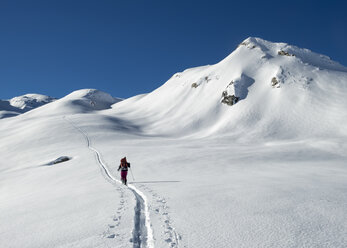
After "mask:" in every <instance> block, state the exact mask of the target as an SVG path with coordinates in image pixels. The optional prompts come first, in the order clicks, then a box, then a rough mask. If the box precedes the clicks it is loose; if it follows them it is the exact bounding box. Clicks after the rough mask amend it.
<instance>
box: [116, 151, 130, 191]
mask: <svg viewBox="0 0 347 248" xmlns="http://www.w3.org/2000/svg"><path fill="white" fill-rule="evenodd" d="M128 167H130V163H128V162H127V158H126V157H124V158H122V159H121V160H120V165H119V167H118V171H119V170H121V171H120V176H121V179H122V183H123V184H125V185H127V174H128Z"/></svg>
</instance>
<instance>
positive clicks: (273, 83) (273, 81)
mask: <svg viewBox="0 0 347 248" xmlns="http://www.w3.org/2000/svg"><path fill="white" fill-rule="evenodd" d="M271 86H272V88H280V83H279V82H278V80H277V78H276V77H273V78H272V79H271Z"/></svg>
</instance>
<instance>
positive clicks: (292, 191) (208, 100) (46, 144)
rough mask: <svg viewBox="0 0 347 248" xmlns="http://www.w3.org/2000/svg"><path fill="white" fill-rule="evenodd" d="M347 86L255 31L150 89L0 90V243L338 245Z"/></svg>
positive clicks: (344, 222) (304, 54)
mask: <svg viewBox="0 0 347 248" xmlns="http://www.w3.org/2000/svg"><path fill="white" fill-rule="evenodd" d="M346 93H347V68H346V67H344V66H342V65H340V64H338V63H337V62H334V61H331V60H330V59H329V58H328V57H326V56H323V55H319V54H316V53H314V52H311V51H310V50H307V49H301V48H298V47H295V46H291V45H288V44H285V43H272V42H269V41H265V40H262V39H259V38H252V37H251V38H248V39H246V40H245V41H243V42H242V43H241V44H240V45H239V46H238V47H237V48H236V50H235V51H234V52H233V53H231V54H230V55H229V56H227V57H226V58H225V59H223V60H222V61H221V62H219V63H217V64H215V65H209V66H202V67H197V68H192V69H188V70H185V71H183V72H180V73H176V74H175V75H173V76H172V77H171V78H170V79H169V80H168V81H167V82H166V83H165V84H163V85H162V86H161V87H159V88H158V89H156V90H154V91H153V92H151V93H149V94H143V95H139V96H134V97H132V98H129V99H125V100H122V99H118V98H114V97H112V96H111V95H109V94H108V93H105V92H101V91H98V90H95V89H83V90H79V91H75V92H72V93H71V94H69V95H67V96H65V97H63V98H61V99H57V100H54V99H51V98H49V97H44V96H42V97H39V95H26V97H24V96H23V97H19V98H18V99H17V100H13V99H12V100H13V101H12V100H9V101H0V109H1V110H2V111H3V112H2V113H5V114H4V116H3V117H8V116H9V115H11V114H12V115H16V116H13V117H11V118H2V119H0V140H1V142H0V156H1V160H0V220H1V221H0V247H93V248H94V247H148V248H153V247H160V248H161V247H211V248H214V247H216V248H217V247H218V248H220V247H247V248H250V247H276V248H277V247H328V248H330V247H334V248H336V247H345V244H346V238H345V237H346V233H347V214H346V211H345V210H346V205H347V196H346V189H347V167H346V164H347V163H346V162H347V155H346V152H345V151H346V149H347V129H346V127H345V123H346V121H347V100H346V97H345V96H346ZM30 97H31V99H32V100H30ZM35 99H36V100H35ZM39 103H46V104H41V105H42V106H41V105H40V104H39ZM39 105H40V106H39ZM124 156H126V157H127V159H128V161H129V162H130V163H131V167H130V168H131V170H130V171H129V173H128V180H129V184H128V186H124V185H122V184H121V183H120V180H119V172H118V171H117V168H118V166H119V160H120V159H121V158H123V157H124ZM18 237H19V238H18Z"/></svg>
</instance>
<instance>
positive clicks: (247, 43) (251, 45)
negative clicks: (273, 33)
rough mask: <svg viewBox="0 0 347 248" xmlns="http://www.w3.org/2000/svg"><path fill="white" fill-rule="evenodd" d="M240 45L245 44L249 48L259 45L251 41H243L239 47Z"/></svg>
mask: <svg viewBox="0 0 347 248" xmlns="http://www.w3.org/2000/svg"><path fill="white" fill-rule="evenodd" d="M239 46H245V47H247V48H249V49H254V48H256V47H257V46H256V45H254V44H252V43H250V42H249V41H243V42H241V43H240V44H239V45H238V46H237V47H239Z"/></svg>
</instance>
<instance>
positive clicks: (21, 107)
mask: <svg viewBox="0 0 347 248" xmlns="http://www.w3.org/2000/svg"><path fill="white" fill-rule="evenodd" d="M55 100H56V99H55V98H52V97H49V96H45V95H40V94H25V95H23V96H17V97H14V98H12V99H10V100H0V119H1V118H5V117H11V116H16V115H18V114H21V113H25V112H27V111H30V110H32V109H34V108H38V107H40V106H42V105H45V104H47V103H50V102H53V101H55Z"/></svg>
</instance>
